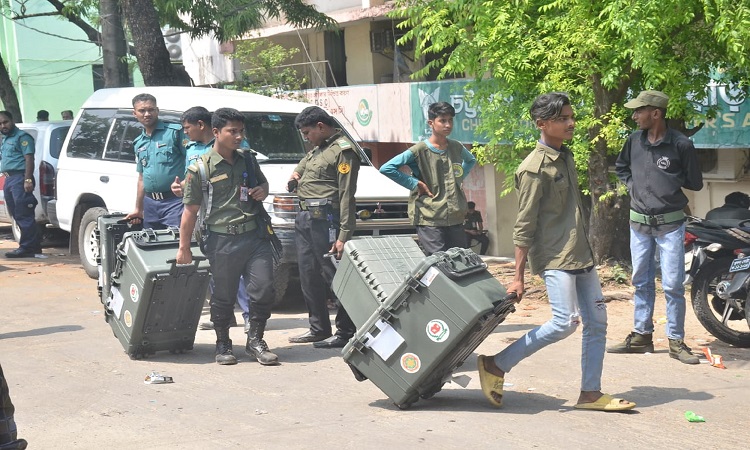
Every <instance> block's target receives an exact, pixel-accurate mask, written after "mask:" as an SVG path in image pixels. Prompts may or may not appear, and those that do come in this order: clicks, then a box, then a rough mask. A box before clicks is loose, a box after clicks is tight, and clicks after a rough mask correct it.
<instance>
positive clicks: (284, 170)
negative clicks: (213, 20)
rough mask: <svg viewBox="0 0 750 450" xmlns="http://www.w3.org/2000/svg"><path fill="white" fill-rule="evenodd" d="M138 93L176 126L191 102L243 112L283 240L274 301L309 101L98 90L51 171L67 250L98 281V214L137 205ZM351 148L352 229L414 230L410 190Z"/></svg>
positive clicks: (204, 91)
mask: <svg viewBox="0 0 750 450" xmlns="http://www.w3.org/2000/svg"><path fill="white" fill-rule="evenodd" d="M140 93H148V94H151V95H153V96H154V97H156V100H157V105H158V107H159V117H160V118H161V119H162V120H164V121H165V122H173V123H179V118H180V115H181V114H182V112H183V111H185V110H186V109H188V108H190V107H192V106H203V107H205V108H207V109H208V110H209V111H214V110H216V109H218V108H222V107H228V108H235V109H237V110H239V111H241V112H242V113H243V114H244V115H245V118H246V119H245V130H246V134H247V140H248V142H249V143H250V147H251V148H252V149H254V150H255V151H257V152H258V153H259V154H260V155H259V157H258V161H259V162H260V164H261V169H262V170H263V173H264V174H265V176H266V178H268V182H269V192H270V194H269V196H268V198H267V199H266V201H265V207H266V209H267V210H268V212H269V214H270V215H271V217H272V219H273V223H274V225H275V228H276V232H277V234H278V235H279V238H280V239H281V241H282V243H283V245H284V255H283V261H282V264H280V265H279V267H278V268H277V270H276V274H275V285H276V296H277V299H280V298H281V297H282V296H283V295H284V292H285V291H286V289H287V285H288V281H289V278H290V275H293V274H294V271H295V270H296V265H297V254H296V250H295V247H294V218H295V215H296V213H297V211H298V210H299V205H298V201H297V199H296V196H295V195H293V194H289V193H288V192H287V191H286V185H287V181H288V180H289V176H290V175H291V174H292V171H293V170H294V168H295V167H296V165H297V163H298V162H299V160H300V159H301V158H302V156H303V155H304V154H305V153H306V151H307V150H309V144H306V143H305V142H304V141H303V140H302V137H301V135H300V133H299V131H298V130H297V128H296V127H295V126H294V119H295V117H296V116H297V114H298V113H299V112H301V111H302V110H303V109H304V108H306V107H307V106H310V105H308V104H306V103H299V102H294V101H289V100H280V99H275V98H271V97H265V96H262V95H256V94H250V93H247V92H238V91H231V90H222V89H209V88H193V87H143V88H116V89H101V90H99V91H96V92H95V93H94V94H93V95H92V96H91V97H89V99H88V100H87V101H86V102H85V103H84V105H83V106H82V107H81V111H80V112H79V114H78V116H77V117H76V119H75V122H74V124H73V129H72V130H71V132H70V133H69V135H68V138H67V139H66V140H65V144H64V148H63V152H62V154H61V155H60V161H59V163H58V169H57V200H56V201H55V202H53V207H54V209H55V211H56V212H55V217H56V219H57V222H56V223H57V224H58V225H59V227H60V228H62V229H64V230H67V231H69V232H70V234H71V238H70V251H71V253H72V254H76V253H79V254H80V255H81V263H82V264H83V266H84V268H85V269H86V272H87V273H88V274H89V276H91V277H92V278H96V277H97V276H98V273H97V266H96V258H97V256H98V241H97V237H96V233H95V228H96V219H97V217H98V216H99V215H101V214H104V213H105V212H110V213H111V212H124V213H129V212H131V211H132V210H133V209H134V208H135V195H136V183H137V180H138V174H137V173H136V168H135V156H134V151H133V140H134V139H135V138H136V137H137V136H138V135H139V134H140V133H141V125H140V124H139V123H138V122H137V121H136V120H135V117H133V106H132V99H133V97H134V96H135V95H137V94H140ZM341 128H342V129H343V127H341ZM357 151H358V152H359V154H360V158H361V160H362V168H361V169H360V173H359V181H358V183H357V194H356V198H357V211H358V212H361V213H362V214H361V217H363V218H366V216H368V215H369V216H370V218H366V220H359V219H358V220H357V234H370V235H379V234H400V233H413V232H414V228H413V227H412V226H411V225H410V224H409V220H408V216H407V202H408V195H409V193H408V191H407V190H406V189H405V188H403V187H401V186H399V185H398V184H396V183H395V182H393V181H391V180H390V179H388V178H386V177H385V176H383V175H381V174H380V172H378V170H377V169H375V167H373V166H372V163H371V162H370V160H369V158H368V157H367V155H366V154H365V152H364V151H363V150H362V149H361V148H359V147H357ZM364 211H368V212H369V213H370V214H367V213H364Z"/></svg>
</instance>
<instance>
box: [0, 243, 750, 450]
mask: <svg viewBox="0 0 750 450" xmlns="http://www.w3.org/2000/svg"><path fill="white" fill-rule="evenodd" d="M5 231H7V229H0V252H2V253H4V252H5V251H7V250H8V249H12V248H13V247H14V244H13V243H12V242H9V241H8V236H7V232H5ZM4 232H5V233H4ZM3 234H4V235H3ZM45 253H46V254H47V255H49V258H48V259H34V260H24V261H16V260H7V259H4V258H2V256H0V311H2V316H0V358H1V361H2V364H3V369H4V370H5V374H6V376H7V377H8V382H9V384H10V389H11V395H12V397H13V400H14V402H15V404H16V407H17V412H16V420H17V422H18V425H19V429H20V435H21V437H24V438H26V439H27V440H28V441H29V442H30V443H31V445H30V448H32V449H34V448H36V449H51V448H55V449H68V448H71V449H101V448H112V449H173V448H179V449H205V448H212V449H213V448H258V449H278V448H287V449H291V448H295V449H296V448H316V449H318V448H361V449H370V448H372V449H375V448H378V449H382V448H409V449H411V448H415V447H418V446H419V447H421V448H495V447H501V446H502V447H506V448H521V449H524V448H576V449H577V448H582V447H589V448H614V447H622V448H664V449H674V448H701V449H707V448H745V447H746V444H745V443H744V442H745V441H746V433H745V431H746V430H747V427H748V423H750V422H749V421H748V417H747V414H748V410H749V408H748V406H747V405H748V404H749V403H750V363H749V362H748V360H750V351H748V350H737V349H728V348H726V347H724V350H723V351H724V352H725V353H727V354H729V355H732V356H731V357H730V358H728V360H727V361H726V365H727V369H726V370H720V369H716V368H713V367H710V366H708V365H705V364H701V365H699V366H692V367H688V366H684V365H682V364H680V363H679V362H677V361H674V360H671V359H670V358H669V357H668V355H667V354H666V353H664V352H657V353H655V354H653V355H648V356H643V355H622V356H620V355H618V356H615V357H607V358H606V360H605V374H604V387H605V390H606V391H608V392H611V393H613V394H622V395H623V396H625V397H626V398H628V399H630V400H633V401H635V402H637V403H638V405H639V407H638V408H637V410H635V411H634V412H631V413H625V414H619V413H600V412H588V411H577V410H573V409H572V406H573V402H572V401H571V399H572V400H575V398H576V396H577V391H578V383H579V381H578V380H579V378H580V375H579V368H578V366H579V364H578V361H579V354H580V332H579V333H577V334H576V335H574V336H572V337H571V338H569V339H567V340H565V341H563V342H561V343H558V344H556V345H554V346H551V347H548V348H546V349H544V350H542V351H540V352H539V353H538V354H536V355H534V356H533V357H532V358H529V359H528V360H526V361H524V362H523V363H522V364H521V365H519V366H518V367H517V368H516V369H515V370H514V371H513V373H512V374H511V375H510V376H509V377H508V378H507V381H508V382H509V383H512V384H513V385H512V386H510V387H508V388H507V393H506V398H505V403H506V406H505V407H504V408H503V409H501V410H494V409H491V408H490V407H488V404H487V402H486V401H485V400H484V398H483V396H482V393H481V391H480V390H479V380H478V378H477V377H476V376H475V375H476V358H474V357H472V358H471V359H470V360H468V361H467V362H466V364H465V365H464V367H462V368H461V369H460V370H464V372H463V373H465V374H466V375H469V376H471V377H472V379H471V381H470V383H469V385H468V387H467V388H466V389H464V388H461V387H459V386H457V385H456V384H449V385H446V387H445V388H444V390H443V391H442V392H440V393H438V394H437V395H436V396H435V397H433V398H432V399H430V400H424V401H420V402H418V403H417V404H415V405H414V406H413V407H412V408H411V409H409V410H406V411H401V410H399V409H397V408H396V407H394V406H393V405H392V403H391V402H390V401H388V399H387V398H386V397H385V395H383V394H382V393H381V392H380V391H379V390H378V389H377V388H376V387H375V386H374V385H372V384H371V383H370V382H364V383H359V382H357V381H356V380H355V379H354V377H353V376H352V375H351V372H350V371H349V369H348V368H347V366H346V365H345V364H344V363H343V362H342V360H341V358H340V357H339V355H338V352H337V351H334V350H318V349H313V348H311V347H310V346H309V345H291V344H288V343H287V338H288V337H289V336H292V335H295V334H298V333H301V332H302V331H304V329H305V327H306V314H304V313H303V312H301V311H287V312H282V313H278V314H275V315H274V316H273V317H272V319H271V320H270V323H269V331H268V333H267V341H268V343H269V345H270V346H271V348H273V349H274V350H275V351H276V352H277V353H278V354H279V357H280V359H281V361H282V362H283V364H282V365H280V366H278V367H261V366H260V365H259V364H257V363H254V362H250V361H249V359H248V357H246V356H245V355H244V354H241V356H240V364H238V365H236V366H224V367H220V366H218V365H216V364H215V363H213V350H214V348H213V347H214V346H213V341H214V336H213V333H212V332H210V331H199V332H198V334H197V336H196V344H195V349H194V350H193V351H191V352H188V353H185V354H182V355H171V354H169V353H166V352H164V353H160V354H157V355H155V356H153V357H151V358H149V359H146V360H140V361H133V360H130V359H129V358H128V357H127V356H126V355H125V354H124V353H123V351H122V347H121V346H120V344H119V342H118V341H117V339H115V338H114V337H113V335H112V332H111V329H110V327H109V325H108V324H107V323H105V321H104V319H103V317H102V308H101V305H100V303H99V301H98V299H97V296H96V283H95V282H94V281H93V280H90V279H89V278H87V277H86V275H85V273H84V272H83V270H82V269H81V268H80V267H79V266H78V265H77V263H76V261H75V259H74V258H70V257H69V256H66V255H65V251H64V250H63V249H59V248H58V249H56V248H47V249H45ZM620 303H622V304H618V305H613V304H610V311H611V312H610V320H612V317H613V314H615V315H617V314H620V315H622V316H627V315H628V314H629V312H627V311H625V309H626V308H628V305H627V302H620ZM618 308H619V309H618ZM623 311H625V312H623ZM689 314H692V313H690V312H689ZM524 316H525V314H522V313H521V311H519V313H517V314H515V315H513V316H512V317H510V318H509V319H508V320H507V321H506V323H505V324H502V325H501V326H500V327H498V329H497V330H496V331H495V333H493V334H492V335H491V336H490V337H489V338H488V339H487V341H485V342H484V343H483V344H482V346H480V348H479V349H478V351H479V352H481V353H490V352H493V351H496V350H497V349H500V348H502V347H503V346H505V345H507V343H508V342H509V341H512V340H513V339H515V338H517V337H518V336H520V335H521V334H523V333H524V332H525V331H526V330H527V329H529V328H530V327H531V326H532V325H533V324H532V323H529V321H530V320H531V319H530V318H528V317H524ZM690 320H693V321H694V319H690ZM534 321H536V322H538V321H539V319H534ZM231 334H232V337H233V339H234V340H235V344H244V335H243V333H242V329H241V328H233V329H232V330H231ZM235 348H237V349H241V346H236V347H235ZM712 348H714V349H715V350H716V351H717V352H721V351H722V346H721V344H720V343H713V344H712ZM152 370H156V371H159V372H161V373H163V374H165V375H169V376H172V377H173V378H174V381H175V382H174V383H173V384H167V385H146V384H144V383H143V380H144V377H145V376H146V374H148V373H149V372H151V371H152ZM687 410H692V411H695V412H696V413H698V414H701V415H703V416H704V417H705V418H706V420H707V422H706V423H689V422H688V421H686V419H685V418H684V412H685V411H687Z"/></svg>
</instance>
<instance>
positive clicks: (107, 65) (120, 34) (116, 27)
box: [99, 0, 130, 88]
mask: <svg viewBox="0 0 750 450" xmlns="http://www.w3.org/2000/svg"><path fill="white" fill-rule="evenodd" d="M99 16H100V18H101V24H102V59H103V61H104V87H105V88H113V87H122V86H129V85H130V77H129V76H128V75H129V73H128V63H127V61H126V59H125V58H126V56H127V43H126V42H125V31H124V30H123V26H122V15H121V13H120V3H119V1H118V0H99Z"/></svg>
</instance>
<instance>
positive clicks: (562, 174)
mask: <svg viewBox="0 0 750 450" xmlns="http://www.w3.org/2000/svg"><path fill="white" fill-rule="evenodd" d="M515 185H516V193H517V194H518V209H519V210H518V217H517V218H516V225H515V228H514V229H513V243H514V244H515V245H516V246H518V247H528V249H529V255H528V259H529V265H530V268H531V273H533V274H539V273H541V272H543V271H545V270H551V269H552V270H578V269H585V268H587V267H591V266H592V265H593V264H594V255H593V252H592V251H591V245H590V244H589V241H588V235H587V232H588V229H587V228H588V226H587V223H588V222H587V218H586V216H585V214H584V212H583V207H582V204H581V195H580V193H579V191H578V175H577V174H576V167H575V161H574V160H573V154H572V153H571V152H570V150H569V149H567V148H566V147H563V148H562V150H561V151H557V150H555V149H553V148H551V147H548V146H546V145H544V144H542V143H541V142H539V143H537V145H536V149H534V151H533V152H531V154H529V156H527V157H526V159H524V161H523V162H522V163H521V165H520V166H518V169H517V170H516V174H515Z"/></svg>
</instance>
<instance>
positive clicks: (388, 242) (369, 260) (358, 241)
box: [332, 236, 425, 328]
mask: <svg viewBox="0 0 750 450" xmlns="http://www.w3.org/2000/svg"><path fill="white" fill-rule="evenodd" d="M424 257H425V255H424V253H423V252H422V250H421V249H420V248H419V245H417V243H416V241H414V239H412V238H411V237H409V236H383V237H371V236H368V237H364V238H355V239H353V240H350V241H347V242H346V244H344V254H343V255H342V257H341V260H340V261H339V264H338V268H337V269H336V275H335V276H334V278H333V283H332V289H333V292H334V293H335V294H336V296H337V297H338V298H339V300H340V301H341V304H342V305H344V309H346V312H347V313H348V314H349V317H351V319H352V321H353V322H354V324H355V325H356V326H357V327H358V328H359V327H361V326H362V325H364V324H365V323H367V321H368V320H369V319H370V316H372V313H374V312H375V310H376V309H378V306H380V305H381V303H383V302H384V301H385V300H386V299H387V298H388V296H389V295H391V293H392V292H393V291H395V290H396V288H398V287H399V286H400V285H401V283H402V282H403V281H404V279H406V277H407V276H408V275H409V272H411V271H412V270H413V269H414V268H415V267H417V266H418V265H419V264H420V263H421V262H422V260H423V259H424Z"/></svg>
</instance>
